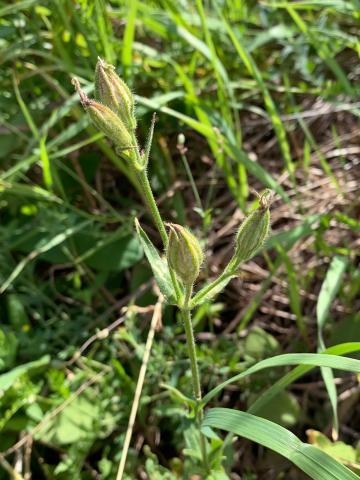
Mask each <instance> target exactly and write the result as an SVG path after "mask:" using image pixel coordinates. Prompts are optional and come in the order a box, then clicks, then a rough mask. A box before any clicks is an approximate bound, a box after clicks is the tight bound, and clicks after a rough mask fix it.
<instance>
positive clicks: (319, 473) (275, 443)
mask: <svg viewBox="0 0 360 480" xmlns="http://www.w3.org/2000/svg"><path fill="white" fill-rule="evenodd" d="M202 425H203V430H204V434H206V427H211V428H220V429H221V430H225V431H227V432H232V433H235V434H236V435H240V436H241V437H245V438H247V439H249V440H252V441H253V442H256V443H259V444H260V445H263V446H264V447H266V448H269V449H271V450H273V451H275V452H277V453H279V454H280V455H282V456H283V457H286V458H287V459H288V460H290V461H291V462H292V463H294V464H295V465H297V466H298V467H299V468H300V469H301V470H303V471H304V472H305V473H306V474H307V475H309V476H310V477H311V478H313V479H314V480H358V479H359V477H358V476H357V475H356V474H355V473H353V472H352V471H351V470H349V469H348V468H347V467H345V466H344V465H342V464H341V463H339V462H337V461H336V460H334V459H333V458H332V457H330V456H329V455H327V454H326V453H324V452H323V451H322V450H320V449H318V448H317V447H314V446H313V445H308V444H305V443H302V442H301V441H300V439H299V438H298V437H296V436H295V435H294V434H293V433H292V432H290V431H289V430H286V428H284V427H281V426H280V425H277V424H276V423H274V422H270V421H269V420H265V419H264V418H259V417H256V416H254V415H251V414H249V413H246V412H240V411H236V410H232V409H230V408H212V409H211V410H209V411H208V412H207V413H206V415H205V419H204V421H203V424H202Z"/></svg>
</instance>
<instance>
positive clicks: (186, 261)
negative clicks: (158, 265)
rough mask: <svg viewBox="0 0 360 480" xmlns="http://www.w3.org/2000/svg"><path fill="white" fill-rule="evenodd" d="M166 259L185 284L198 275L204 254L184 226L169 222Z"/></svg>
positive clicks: (195, 239) (193, 280)
mask: <svg viewBox="0 0 360 480" xmlns="http://www.w3.org/2000/svg"><path fill="white" fill-rule="evenodd" d="M168 227H169V243H168V248H167V260H168V263H169V266H170V268H172V269H173V271H174V272H175V273H176V275H177V276H178V277H179V279H180V280H181V281H182V282H183V283H184V285H186V286H192V285H193V283H194V282H195V280H196V279H197V277H198V276H199V272H200V267H201V264H202V262H203V259H204V256H203V252H202V250H201V247H200V244H199V241H198V240H197V238H196V237H195V236H194V235H193V234H192V233H191V232H190V231H189V230H187V229H186V228H184V227H182V226H181V225H177V224H175V223H169V224H168Z"/></svg>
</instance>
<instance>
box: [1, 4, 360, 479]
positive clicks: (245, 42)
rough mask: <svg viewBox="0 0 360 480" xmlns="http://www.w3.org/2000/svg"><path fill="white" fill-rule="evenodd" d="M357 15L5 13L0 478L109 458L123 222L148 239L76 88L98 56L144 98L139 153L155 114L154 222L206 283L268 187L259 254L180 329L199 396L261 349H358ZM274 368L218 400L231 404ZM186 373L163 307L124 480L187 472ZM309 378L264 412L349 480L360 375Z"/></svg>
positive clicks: (137, 356) (139, 302) (121, 370)
mask: <svg viewBox="0 0 360 480" xmlns="http://www.w3.org/2000/svg"><path fill="white" fill-rule="evenodd" d="M359 12H360V10H359V2H357V1H356V0H354V1H339V0H338V1H336V0H333V1H299V2H298V1H292V2H287V1H284V2H282V1H279V2H277V1H270V0H269V1H268V0H266V1H263V2H241V1H240V0H231V1H230V0H229V1H226V0H224V1H215V0H214V1H211V2H201V0H196V1H185V0H184V1H176V2H174V1H172V0H164V1H154V2H150V1H146V2H141V1H136V0H132V1H129V2H126V1H124V0H119V1H113V2H111V1H105V0H82V1H78V2H77V1H71V0H52V1H51V0H48V1H45V0H44V1H42V2H38V1H35V0H23V1H17V2H2V3H1V7H0V16H1V19H0V63H1V71H0V82H1V89H0V122H1V126H0V129H1V130H0V131H1V136H0V159H1V163H0V213H1V222H0V235H1V237H0V238H1V241H0V258H1V263H0V265H1V268H0V291H1V294H2V295H1V299H0V314H1V325H0V346H1V348H0V368H1V370H2V375H1V376H0V388H1V391H2V396H1V400H0V411H1V418H0V429H1V433H0V450H1V451H2V452H3V454H2V455H1V456H0V463H1V465H2V467H3V469H2V471H0V478H9V475H10V478H16V477H14V475H15V473H14V472H17V474H21V475H22V477H23V478H24V479H29V478H30V477H31V474H32V478H34V479H37V480H38V479H39V480H42V479H80V478H81V479H88V478H89V479H92V478H101V479H111V478H114V475H115V472H116V468H117V464H118V462H119V459H120V454H121V448H122V444H123V439H124V435H125V431H126V425H127V420H128V417H129V412H130V407H131V403H132V398H133V395H134V389H135V385H136V380H137V376H138V372H139V368H140V365H141V358H142V354H143V349H144V344H145V341H146V336H147V332H148V329H149V324H150V319H151V312H152V310H151V306H152V305H154V303H155V302H156V290H154V285H153V281H152V277H151V272H150V270H149V267H148V265H147V263H146V261H145V259H144V257H143V251H142V248H141V246H140V244H139V241H138V239H137V238H136V236H135V233H134V226H133V219H134V218H135V216H136V217H142V218H141V222H142V225H143V227H144V228H145V230H146V232H147V234H148V235H149V236H150V237H151V238H152V239H153V240H154V242H155V243H156V242H157V244H158V245H160V242H159V238H158V236H157V233H156V231H155V229H154V227H153V225H152V223H151V219H150V218H149V217H148V216H147V215H146V213H145V211H144V209H143V207H142V204H141V199H140V196H139V194H138V192H137V189H136V186H135V184H134V181H133V177H132V173H131V171H129V170H128V167H127V165H126V164H124V163H123V162H122V161H121V160H120V159H119V158H118V157H116V156H115V154H114V153H113V151H112V149H111V146H110V145H109V144H108V142H107V141H106V140H105V139H104V138H103V137H102V135H101V134H99V133H97V132H96V131H95V130H94V129H93V127H92V126H91V125H90V124H89V120H88V118H87V117H86V115H85V114H84V113H83V111H82V108H81V106H80V105H79V101H78V98H77V96H76V95H75V93H74V91H73V87H72V85H71V83H70V77H71V76H74V75H75V76H77V77H78V78H80V80H81V82H82V84H83V86H84V89H85V91H87V93H88V94H91V92H92V88H93V87H92V82H93V74H94V67H95V63H96V60H97V56H98V55H99V56H101V57H102V58H104V59H106V60H107V61H108V62H110V63H113V64H115V65H116V67H117V71H118V73H119V74H120V75H121V76H122V77H123V78H124V79H126V81H127V82H128V84H129V85H130V86H131V88H132V89H133V91H134V92H136V94H137V113H138V118H139V128H138V137H139V139H140V141H141V142H142V143H145V140H146V135H147V131H148V127H149V125H150V120H151V116H152V113H153V111H154V110H156V111H157V112H158V121H157V125H156V130H155V137H154V144H153V152H152V160H151V166H150V174H151V181H152V186H153V189H154V191H155V192H156V195H157V198H158V199H159V207H160V209H161V211H162V214H163V216H164V218H166V219H167V220H168V221H174V222H178V223H182V224H184V223H187V224H188V225H189V226H190V227H191V228H192V229H193V230H194V231H195V232H196V234H197V235H198V236H199V238H201V240H202V242H203V245H204V247H206V250H207V262H206V266H205V268H204V269H203V272H202V279H204V278H206V276H210V277H214V276H215V275H216V274H218V273H219V272H220V271H221V269H222V268H223V267H224V265H225V264H226V261H227V260H228V259H229V257H230V255H231V251H232V241H233V235H234V233H235V231H236V228H237V226H238V225H239V223H240V221H241V219H242V218H243V217H244V215H245V214H246V213H247V212H248V211H250V210H251V208H252V207H253V198H254V197H253V196H251V195H249V194H250V191H251V188H255V189H256V190H257V191H262V190H263V189H264V188H265V187H270V188H272V189H273V190H274V192H275V196H274V203H273V207H272V230H273V234H272V237H271V238H270V239H269V240H268V242H267V244H266V247H265V249H264V250H263V252H262V253H261V254H260V255H258V256H257V257H256V258H255V259H253V260H252V261H250V262H249V263H248V264H247V265H245V266H244V268H243V271H242V273H241V275H240V277H239V278H238V279H236V280H233V281H232V282H231V284H230V285H229V286H228V287H227V289H226V291H225V292H224V293H223V294H222V295H221V296H219V297H218V298H217V299H216V302H215V303H213V304H204V305H203V306H202V307H201V308H200V309H199V310H198V311H197V313H196V314H195V319H194V321H195V326H196V334H197V340H198V342H197V345H198V350H199V356H200V363H201V365H200V367H201V373H202V377H203V379H204V390H205V393H206V392H207V391H209V390H210V389H211V388H213V387H215V386H216V385H217V384H218V383H220V382H221V381H224V380H225V379H226V378H229V377H230V376H232V375H235V374H237V373H239V371H241V370H242V369H244V368H245V367H248V366H250V365H252V364H253V363H254V362H255V361H258V360H261V359H263V358H267V357H269V356H271V355H274V354H278V353H292V352H316V351H317V350H323V349H324V348H326V347H330V346H332V345H335V344H338V343H341V342H347V341H354V340H359V338H360V317H359V314H358V311H359V306H360V300H359V290H360V273H359V236H358V233H359V231H360V222H359V217H360V207H359V186H358V185H359V180H360V174H359V154H360V149H359V123H358V122H359V120H358V117H359V112H360V103H359V102H358V96H359V75H360V69H359V62H358V56H359V52H360V43H359V40H358V38H359V18H360V15H359ZM179 133H183V134H184V135H185V146H186V149H187V150H186V151H182V152H180V151H179V149H178V148H177V143H178V135H179ZM189 170H190V171H191V174H192V177H193V178H194V180H195V184H196V190H195V191H194V185H193V182H192V177H191V176H190V175H189ZM334 262H335V265H334ZM339 265H340V268H339ZM322 285H324V287H323V288H322ZM320 290H321V291H322V293H321V295H320V296H319V292H320ZM319 302H320V303H319ZM114 322H115V323H114ZM109 325H110V328H109V331H105V333H104V330H103V329H104V328H106V327H108V326H109ZM98 332H103V333H100V334H99V333H98ZM107 333H109V334H108V335H107ZM105 337H106V338H105ZM6 372H7V373H6ZM284 373H285V371H281V369H277V370H275V371H272V370H267V371H265V373H262V372H261V373H259V374H257V375H254V376H253V377H251V381H250V380H244V381H242V383H240V384H234V385H229V386H228V388H226V389H225V390H224V391H223V392H222V394H221V396H220V397H219V398H216V399H215V400H213V401H212V404H213V405H216V406H222V407H231V408H238V409H242V410H246V409H247V408H248V407H249V406H250V405H251V404H252V403H253V402H254V401H255V400H256V398H257V397H258V396H259V394H260V393H261V392H263V391H264V390H265V389H266V388H267V387H270V386H271V385H272V384H274V383H275V382H276V381H277V380H279V379H280V378H281V377H282V375H284ZM330 373H331V370H330ZM189 375H190V373H189V368H188V361H187V355H186V351H185V348H184V334H183V329H182V325H181V323H180V321H179V320H178V319H177V312H176V310H175V309H174V308H172V307H168V308H166V309H165V311H164V312H163V318H162V325H161V327H159V329H158V332H157V334H156V338H155V342H154V344H153V348H152V353H151V358H150V362H149V366H148V372H147V377H146V384H145V387H144V391H143V395H142V398H141V401H140V409H139V415H138V418H137V421H136V425H135V429H134V435H133V439H132V444H131V449H130V452H129V459H128V464H127V470H126V471H127V475H128V478H130V479H134V478H139V479H147V478H149V479H156V480H157V479H175V478H191V475H192V474H193V473H194V472H192V471H191V468H192V467H190V465H191V464H192V462H191V461H190V456H189V454H190V453H191V448H192V442H193V441H194V435H193V431H192V427H191V420H189V419H188V416H187V409H186V406H184V403H183V400H182V399H181V398H180V397H179V395H178V393H177V389H178V390H181V391H182V392H184V393H185V394H188V395H191V382H190V377H189ZM323 375H324V379H325V383H326V387H327V390H326V387H325V384H324V383H323V378H322V376H321V374H320V372H319V371H314V373H311V375H308V376H306V377H304V378H302V379H300V380H298V381H297V383H294V384H293V385H292V386H290V387H289V388H288V390H287V391H286V392H285V391H284V392H282V393H280V394H278V396H277V397H275V398H273V399H272V400H271V399H270V400H269V401H268V402H267V403H266V404H265V405H262V407H261V409H260V410H258V411H257V414H258V415H261V416H264V417H265V418H268V419H270V420H274V421H276V422H278V423H280V424H282V425H284V426H286V427H288V428H289V427H291V429H292V430H293V431H294V432H295V433H296V434H297V436H299V437H300V438H301V439H302V440H303V441H309V442H311V443H315V444H317V445H320V446H321V447H322V448H324V449H327V451H330V452H331V453H332V454H333V455H334V456H335V457H336V458H337V459H340V460H341V461H343V462H344V463H346V464H347V465H349V466H352V467H353V468H355V469H356V468H359V464H360V453H359V448H358V449H356V445H357V442H358V440H359V427H360V411H359V401H358V400H359V387H358V382H357V380H356V377H355V375H343V374H341V375H340V373H339V372H338V371H335V372H334V373H333V375H334V376H335V386H336V390H335V389H334V388H331V387H329V384H331V385H334V382H331V381H330V382H329V377H327V376H326V375H327V374H326V373H325V374H324V372H323ZM328 395H330V399H331V402H330V401H329V396H328ZM336 405H337V415H338V424H339V429H338V430H339V433H338V435H339V438H340V440H341V442H343V443H337V444H334V443H331V441H329V440H326V439H325V437H322V436H321V434H320V433H319V432H320V431H321V432H323V433H324V434H327V435H328V436H329V437H331V434H332V435H333V437H332V438H333V440H335V439H336V437H337V433H336V423H337V420H336V418H335V421H334V412H336ZM334 406H335V407H334ZM334 408H335V410H334ZM26 432H32V433H31V434H27V433H26ZM184 438H185V439H184ZM19 441H20V444H17V442H19ZM345 444H346V445H345ZM185 447H186V448H187V450H184V448H185ZM224 448H226V456H227V459H228V460H227V468H228V472H227V474H228V476H229V477H230V478H232V479H239V478H244V479H247V480H251V479H261V478H267V479H269V478H271V479H281V478H287V479H294V480H295V479H299V478H305V476H301V474H300V473H299V471H298V470H297V469H296V468H295V467H291V465H290V464H289V463H285V460H281V459H280V457H278V456H276V454H273V453H269V452H265V451H263V450H262V449H260V448H256V447H254V446H253V445H252V444H251V443H250V442H248V441H246V440H241V441H236V442H235V443H231V442H228V444H226V445H225V447H224ZM186 452H187V453H188V455H187V454H186ZM339 452H340V453H339ZM11 476H13V477H11ZM193 478H195V477H193ZM219 478H220V477H219Z"/></svg>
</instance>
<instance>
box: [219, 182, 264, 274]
mask: <svg viewBox="0 0 360 480" xmlns="http://www.w3.org/2000/svg"><path fill="white" fill-rule="evenodd" d="M269 194H270V192H269V190H266V191H265V192H264V194H263V195H261V196H260V205H259V207H258V208H257V209H256V210H254V211H253V212H252V213H250V215H248V216H247V217H246V218H245V220H244V221H243V222H242V224H241V225H240V228H239V230H238V233H237V234H236V240H235V242H236V245H235V252H234V255H233V257H232V259H231V260H230V262H229V265H228V266H227V267H226V269H227V270H228V271H232V272H235V271H236V270H237V269H238V267H239V266H240V264H241V263H243V262H246V261H247V260H250V258H251V257H253V256H254V255H255V254H256V252H257V251H258V250H259V248H261V247H262V245H263V244H264V242H265V240H266V237H267V236H268V233H269V228H270V210H269V200H268V198H267V197H268V195H269Z"/></svg>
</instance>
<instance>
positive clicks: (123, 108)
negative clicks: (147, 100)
mask: <svg viewBox="0 0 360 480" xmlns="http://www.w3.org/2000/svg"><path fill="white" fill-rule="evenodd" d="M95 98H96V100H98V101H99V102H101V103H102V104H104V105H106V106H107V107H109V108H110V109H111V110H112V111H113V112H114V113H116V114H117V115H119V117H120V118H121V120H122V121H123V122H124V124H125V126H126V127H128V128H130V129H132V130H134V129H135V128H136V119H135V113H134V96H133V94H132V93H131V91H130V89H129V87H128V86H127V85H126V83H125V82H124V81H123V80H121V78H120V77H119V76H118V75H117V73H116V72H115V68H114V67H113V66H112V65H109V64H108V63H106V62H104V61H103V60H102V59H101V58H99V59H98V62H97V64H96V70H95Z"/></svg>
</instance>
